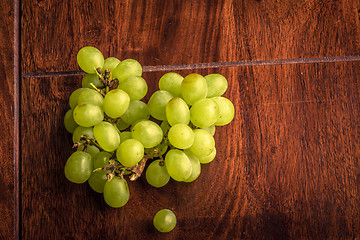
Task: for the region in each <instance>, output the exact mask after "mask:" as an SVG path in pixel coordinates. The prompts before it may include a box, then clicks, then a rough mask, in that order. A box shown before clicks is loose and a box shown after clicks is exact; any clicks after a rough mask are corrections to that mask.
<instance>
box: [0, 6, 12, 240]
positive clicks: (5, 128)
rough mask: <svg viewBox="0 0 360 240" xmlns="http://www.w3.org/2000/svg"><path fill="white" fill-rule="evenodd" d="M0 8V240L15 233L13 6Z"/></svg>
mask: <svg viewBox="0 0 360 240" xmlns="http://www.w3.org/2000/svg"><path fill="white" fill-rule="evenodd" d="M2 5H3V6H2V7H1V8H0V71H1V75H0V81H1V87H0V112H1V114H2V118H1V121H0V128H1V129H2V134H1V138H2V140H1V141H0V159H1V161H0V169H1V172H0V239H11V237H12V236H13V234H14V162H13V156H14V126H13V123H14V119H13V116H14V115H13V114H14V101H13V99H14V59H13V56H14V41H13V39H12V36H13V35H14V29H13V26H14V9H13V6H12V1H4V2H3V4H2Z"/></svg>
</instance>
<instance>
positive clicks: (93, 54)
mask: <svg viewBox="0 0 360 240" xmlns="http://www.w3.org/2000/svg"><path fill="white" fill-rule="evenodd" d="M76 59H77V62H78V64H79V66H80V68H81V69H82V70H83V71H84V72H86V73H96V70H97V69H98V68H100V69H101V68H102V67H103V66H104V56H103V55H102V53H101V52H100V51H99V50H98V49H96V48H94V47H83V48H81V49H80V51H79V52H78V54H77V57H76Z"/></svg>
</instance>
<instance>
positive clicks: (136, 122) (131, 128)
mask: <svg viewBox="0 0 360 240" xmlns="http://www.w3.org/2000/svg"><path fill="white" fill-rule="evenodd" d="M145 120H146V119H140V120H136V121H135V122H133V124H131V127H130V132H132V130H133V128H134V126H135V125H136V124H138V123H139V122H142V121H145Z"/></svg>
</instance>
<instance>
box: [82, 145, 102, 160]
mask: <svg viewBox="0 0 360 240" xmlns="http://www.w3.org/2000/svg"><path fill="white" fill-rule="evenodd" d="M82 150H84V145H81V146H80V147H78V148H77V151H82ZM86 150H87V153H89V154H90V155H91V158H92V159H94V158H95V157H96V155H97V154H98V153H99V152H100V150H99V149H98V148H97V147H95V146H93V145H87V147H86Z"/></svg>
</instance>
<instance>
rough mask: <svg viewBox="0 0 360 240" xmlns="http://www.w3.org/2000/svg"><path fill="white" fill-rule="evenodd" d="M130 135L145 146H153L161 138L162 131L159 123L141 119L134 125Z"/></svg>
mask: <svg viewBox="0 0 360 240" xmlns="http://www.w3.org/2000/svg"><path fill="white" fill-rule="evenodd" d="M131 135H132V137H133V139H136V140H138V141H140V142H141V143H142V145H143V146H144V147H145V148H152V147H155V146H156V145H158V144H159V143H160V142H161V140H162V138H163V132H162V130H161V128H160V127H159V125H157V124H156V123H154V122H152V121H149V120H142V121H140V122H138V123H137V124H136V125H134V127H133V129H132V130H131Z"/></svg>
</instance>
